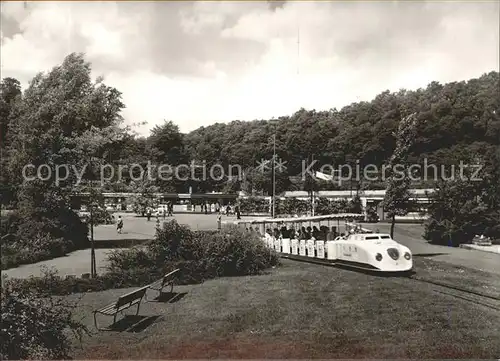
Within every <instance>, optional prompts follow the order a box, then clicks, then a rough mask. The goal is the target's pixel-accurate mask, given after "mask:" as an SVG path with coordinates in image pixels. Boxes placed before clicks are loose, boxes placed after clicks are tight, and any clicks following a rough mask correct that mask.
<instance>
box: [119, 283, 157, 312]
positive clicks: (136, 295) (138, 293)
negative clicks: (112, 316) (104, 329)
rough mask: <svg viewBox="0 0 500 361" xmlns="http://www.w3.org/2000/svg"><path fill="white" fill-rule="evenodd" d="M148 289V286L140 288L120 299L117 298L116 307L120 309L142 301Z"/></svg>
mask: <svg viewBox="0 0 500 361" xmlns="http://www.w3.org/2000/svg"><path fill="white" fill-rule="evenodd" d="M148 288H149V286H145V287H141V288H139V289H137V290H135V291H132V292H129V293H127V294H125V295H123V296H120V298H118V301H117V302H116V307H117V308H121V307H122V306H124V305H127V304H129V303H131V302H133V301H135V300H140V299H142V298H143V297H144V294H145V293H146V291H147V290H148Z"/></svg>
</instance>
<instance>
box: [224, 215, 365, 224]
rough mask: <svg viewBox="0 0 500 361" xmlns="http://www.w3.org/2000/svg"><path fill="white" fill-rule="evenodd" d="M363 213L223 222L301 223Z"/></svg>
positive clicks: (355, 216) (352, 217) (356, 216)
mask: <svg viewBox="0 0 500 361" xmlns="http://www.w3.org/2000/svg"><path fill="white" fill-rule="evenodd" d="M364 218H365V215H364V214H358V213H336V214H327V215H323V216H309V217H287V218H263V219H252V220H251V219H248V220H245V219H242V220H238V221H225V222H223V223H225V224H231V223H232V224H262V223H302V222H322V221H329V220H341V219H344V220H350V219H358V220H359V219H364Z"/></svg>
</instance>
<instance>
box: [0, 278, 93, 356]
mask: <svg viewBox="0 0 500 361" xmlns="http://www.w3.org/2000/svg"><path fill="white" fill-rule="evenodd" d="M2 283H3V284H2V289H1V304H2V327H1V331H0V339H1V340H2V342H1V345H0V350H1V351H0V355H1V358H2V359H7V360H19V359H24V360H26V359H46V360H55V359H68V358H69V352H70V350H71V345H72V342H71V339H70V337H69V335H68V333H67V330H68V329H69V330H70V331H72V333H73V334H74V335H75V336H76V337H77V338H78V339H79V340H81V337H82V336H83V335H84V334H88V333H89V332H88V330H87V328H86V327H85V326H84V325H83V324H82V323H81V322H78V321H75V320H74V319H73V310H74V308H75V306H76V305H75V304H71V303H69V302H68V301H66V300H64V299H55V298H53V297H51V296H50V295H49V294H48V292H47V289H43V288H22V287H18V286H17V285H16V283H15V282H12V281H10V280H4V279H2Z"/></svg>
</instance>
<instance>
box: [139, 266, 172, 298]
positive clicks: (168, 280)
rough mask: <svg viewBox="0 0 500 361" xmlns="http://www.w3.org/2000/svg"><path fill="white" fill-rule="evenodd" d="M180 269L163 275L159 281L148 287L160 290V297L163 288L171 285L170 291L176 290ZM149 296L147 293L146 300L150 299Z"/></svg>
mask: <svg viewBox="0 0 500 361" xmlns="http://www.w3.org/2000/svg"><path fill="white" fill-rule="evenodd" d="M179 271H180V269H179V268H177V269H175V270H173V271H172V272H170V273H167V274H166V275H165V276H163V277H162V278H161V279H159V280H158V281H155V282H153V283H151V284H150V285H148V286H147V287H148V288H150V289H152V290H155V291H158V292H159V295H158V297H160V296H161V294H162V292H163V289H164V288H165V287H167V286H170V293H172V291H173V290H174V283H175V280H176V278H177V275H178V274H179ZM147 297H148V296H147V295H146V301H148V299H147Z"/></svg>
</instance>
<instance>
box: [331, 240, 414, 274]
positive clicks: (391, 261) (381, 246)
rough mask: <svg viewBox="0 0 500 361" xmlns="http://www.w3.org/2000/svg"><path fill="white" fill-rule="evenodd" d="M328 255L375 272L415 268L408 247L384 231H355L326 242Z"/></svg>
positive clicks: (340, 262) (403, 270)
mask: <svg viewBox="0 0 500 361" xmlns="http://www.w3.org/2000/svg"><path fill="white" fill-rule="evenodd" d="M326 247H327V257H328V259H330V260H335V261H336V263H339V264H346V265H350V266H358V267H361V268H366V269H371V270H374V271H385V272H405V271H410V270H411V269H412V268H413V257H412V254H411V251H410V249H409V248H408V247H406V246H403V245H402V244H399V243H398V242H396V241H395V240H393V239H392V238H391V236H390V235H388V234H385V233H361V234H360V233H354V234H350V235H349V236H347V237H337V239H336V240H334V241H331V242H327V246H326Z"/></svg>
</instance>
